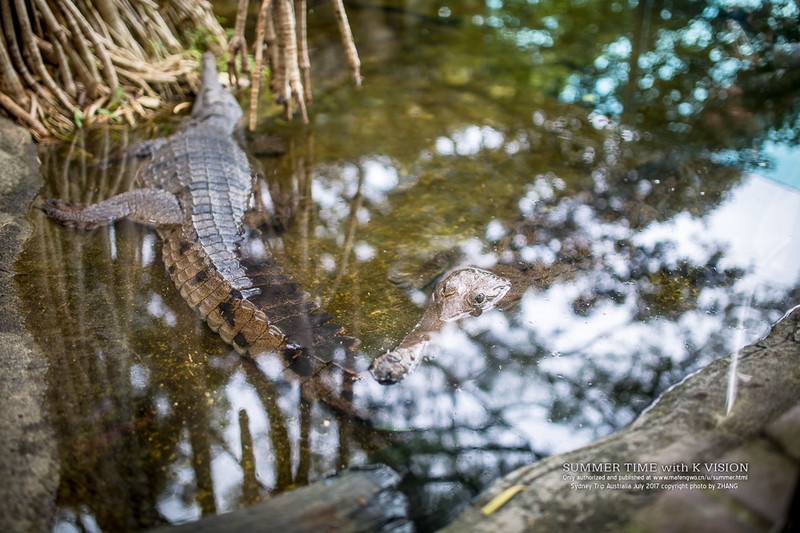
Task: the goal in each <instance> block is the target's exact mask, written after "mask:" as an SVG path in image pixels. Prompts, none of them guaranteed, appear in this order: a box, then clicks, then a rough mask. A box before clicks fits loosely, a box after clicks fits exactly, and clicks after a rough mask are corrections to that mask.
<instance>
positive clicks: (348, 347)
mask: <svg viewBox="0 0 800 533" xmlns="http://www.w3.org/2000/svg"><path fill="white" fill-rule="evenodd" d="M160 232H161V236H162V238H163V243H164V244H163V248H162V256H163V259H164V264H165V266H166V267H167V272H168V273H169V276H170V278H171V279H172V281H173V282H174V283H175V286H176V287H177V288H178V290H179V291H180V293H181V296H182V297H183V298H184V300H186V302H187V303H188V304H189V306H190V307H191V308H192V309H194V310H195V311H197V313H198V314H199V315H200V317H201V318H203V320H205V321H206V322H207V323H208V325H209V327H210V328H211V329H212V330H213V331H215V332H217V333H219V335H220V337H222V340H224V341H225V342H226V343H228V344H230V345H232V346H233V347H234V348H235V349H236V351H238V352H239V353H240V354H242V355H245V356H248V357H250V358H252V359H255V358H256V357H257V356H259V355H261V354H264V353H276V354H278V355H279V357H280V358H281V359H282V361H281V362H282V363H283V366H284V367H285V369H286V370H287V371H288V372H289V373H290V374H291V375H293V376H296V377H297V378H298V380H299V382H300V386H301V389H302V391H303V395H304V397H305V398H307V399H308V400H319V401H322V402H323V403H325V404H327V405H328V406H330V407H332V408H333V409H335V410H337V411H339V412H342V413H344V414H347V415H351V416H355V417H357V418H363V417H362V416H361V415H359V414H358V413H356V412H355V411H354V409H353V406H352V402H350V401H348V400H346V399H345V398H344V396H343V392H342V385H343V383H347V382H352V381H355V380H356V379H358V377H357V373H356V370H355V369H354V368H350V365H348V364H347V360H348V358H349V359H352V358H353V354H354V352H355V350H356V349H357V348H358V345H359V340H358V339H356V338H354V337H348V336H343V335H341V332H342V329H343V328H342V326H340V325H338V324H332V323H330V322H329V320H330V318H331V316H330V315H329V314H327V313H323V312H319V311H317V307H318V305H317V304H316V303H315V302H313V301H310V300H309V299H308V294H307V293H305V292H302V291H299V290H298V288H299V285H298V284H297V283H292V282H291V278H290V276H288V275H286V274H285V273H284V272H283V270H282V269H281V268H280V267H279V266H278V265H277V264H276V263H275V261H273V260H272V259H266V260H259V261H250V260H248V261H244V262H243V263H242V266H243V267H244V268H245V271H246V273H247V276H248V277H249V278H250V279H251V280H252V282H253V285H252V288H250V289H248V292H250V293H256V292H257V293H258V294H256V295H255V296H249V297H247V298H246V297H244V295H242V293H241V292H240V291H239V290H237V289H236V288H235V287H233V286H232V285H231V283H230V282H229V281H228V280H226V279H225V278H224V277H223V276H222V274H221V273H220V272H219V271H218V270H217V269H216V268H215V267H214V266H213V264H212V263H211V261H210V259H209V258H208V256H207V255H206V254H205V252H204V251H203V250H202V248H201V246H200V244H199V243H196V242H194V243H193V242H192V240H190V239H187V238H186V237H185V236H184V233H183V229H182V228H181V227H180V226H170V227H162V228H161V229H160ZM254 289H257V290H254Z"/></svg>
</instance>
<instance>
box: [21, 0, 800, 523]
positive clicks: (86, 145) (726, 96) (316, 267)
mask: <svg viewBox="0 0 800 533" xmlns="http://www.w3.org/2000/svg"><path fill="white" fill-rule="evenodd" d="M652 5H653V4H650V3H648V2H644V3H641V4H639V5H636V4H635V3H633V2H631V3H627V2H617V3H606V2H590V1H580V2H572V3H566V2H548V1H539V2H502V1H499V0H490V1H488V2H486V3H483V2H459V3H458V4H457V5H454V6H450V7H444V6H442V5H441V4H440V3H429V2H407V3H397V2H387V3H386V6H390V7H391V9H388V8H382V7H381V5H380V4H379V3H370V4H366V3H363V4H360V3H358V4H354V5H353V6H352V7H349V13H350V16H351V23H352V25H353V30H354V33H355V35H356V41H357V44H358V47H359V51H360V53H361V57H362V61H363V65H364V66H363V73H364V86H363V87H361V88H360V89H356V88H353V87H351V86H350V84H349V80H348V79H347V77H346V75H345V74H342V72H343V71H342V72H339V70H338V69H339V68H340V67H342V66H343V62H344V58H343V55H341V54H340V53H339V49H338V48H337V47H338V44H337V42H338V41H337V40H336V38H335V34H334V33H333V31H334V29H335V27H334V26H333V25H332V24H333V19H332V15H331V13H329V12H328V9H329V8H328V7H327V4H321V5H319V6H314V7H315V10H314V13H313V14H312V15H311V16H310V17H309V23H310V28H309V33H310V35H311V36H312V38H313V37H314V36H316V40H315V41H314V43H313V44H312V49H313V51H315V56H314V57H312V64H314V68H316V76H317V78H316V80H315V98H316V99H315V103H314V105H313V107H312V108H311V119H312V123H311V125H310V126H302V125H300V124H297V123H289V124H287V123H284V122H282V121H281V120H280V119H279V118H277V116H278V115H279V114H278V112H277V111H276V110H274V109H272V108H271V107H269V105H268V102H267V100H266V99H264V100H263V102H262V104H263V108H264V116H263V118H262V120H261V121H260V126H259V133H258V135H248V136H247V138H246V139H245V145H246V147H247V148H248V150H249V152H250V153H251V154H253V155H254V165H255V169H256V170H257V171H258V172H259V173H260V174H261V175H262V178H261V179H260V180H259V181H258V182H257V189H258V192H259V193H260V196H259V202H256V203H255V204H254V207H256V209H254V210H253V212H252V213H251V214H250V215H249V216H248V222H249V224H250V226H251V227H254V228H257V229H260V230H261V231H260V232H258V231H250V232H249V233H248V234H247V239H246V242H245V244H244V249H245V253H248V254H258V253H262V251H263V250H264V249H265V248H269V249H270V250H271V252H272V254H273V255H274V256H275V258H276V259H277V261H278V262H279V264H281V265H282V266H283V267H284V268H285V270H286V271H287V272H290V273H291V274H292V275H293V276H294V278H295V281H297V282H299V283H300V284H301V285H302V288H303V290H306V291H308V292H309V293H310V294H311V295H312V297H313V298H315V299H317V300H318V301H319V302H320V304H321V306H322V308H323V309H324V310H325V311H327V312H329V313H331V314H332V315H334V317H335V320H336V321H337V322H338V323H340V324H342V325H344V326H345V328H346V330H347V333H348V334H350V335H354V336H357V337H359V338H360V339H361V340H362V348H361V352H360V354H359V359H360V363H359V364H360V367H361V368H366V366H367V364H368V361H369V360H370V359H371V358H373V357H375V356H377V355H379V354H380V353H382V352H383V351H385V350H387V349H390V348H392V347H393V346H394V345H396V343H397V342H399V341H400V340H401V339H402V337H403V336H404V335H405V333H407V332H408V330H409V329H410V328H411V327H412V326H413V325H414V323H415V321H416V320H417V318H418V317H419V315H420V312H421V306H422V305H424V302H425V301H426V298H427V295H428V294H429V293H430V288H431V283H432V282H433V281H435V279H437V276H438V275H440V274H441V273H442V271H443V270H445V269H446V268H452V267H455V266H459V265H467V264H473V265H479V266H483V267H489V266H492V265H493V264H496V263H498V262H509V261H525V262H528V263H531V264H533V263H537V264H539V265H540V266H541V267H542V268H543V269H545V270H544V271H545V272H548V274H547V275H545V276H543V277H542V278H541V279H540V280H539V281H538V282H537V283H533V284H532V286H531V288H530V289H529V290H528V291H527V292H526V294H525V296H524V297H523V298H522V300H521V302H520V304H519V305H518V306H517V307H516V308H514V309H511V310H509V311H506V312H500V311H497V310H494V311H491V312H487V313H484V314H483V315H482V316H480V317H478V318H475V319H471V320H469V321H466V322H464V323H463V324H460V325H453V327H449V328H447V329H445V330H444V331H442V332H441V334H440V335H438V336H437V337H436V338H435V339H434V342H433V347H432V350H431V358H430V359H429V360H426V361H425V362H424V363H423V365H422V366H421V367H420V368H419V369H418V370H417V372H416V373H414V374H412V375H411V376H410V377H408V378H407V379H406V380H405V381H403V382H402V383H401V384H399V385H395V386H392V387H381V386H379V385H377V384H376V383H375V382H374V381H372V380H371V379H370V378H369V377H368V376H366V375H365V378H364V379H363V380H362V381H360V382H358V383H356V384H355V388H354V391H353V394H354V402H355V404H356V405H357V406H358V407H360V408H363V409H364V410H365V411H366V412H367V413H369V418H370V421H371V422H372V423H373V426H374V427H373V428H371V429H370V428H368V427H365V426H363V425H358V424H354V423H352V422H350V421H346V420H344V419H340V418H337V417H336V416H334V415H333V414H332V413H330V412H329V411H327V410H326V408H324V407H322V406H319V405H315V406H308V405H305V404H304V403H303V402H301V401H300V399H299V392H298V390H297V387H296V385H293V384H292V383H290V382H286V381H285V380H283V379H282V378H280V377H279V376H278V375H277V374H276V373H275V372H274V371H273V370H272V369H271V368H261V369H259V368H256V367H254V366H253V365H250V364H248V363H247V362H244V361H242V360H241V358H239V356H237V355H236V354H235V353H234V352H233V351H232V350H231V349H230V348H229V347H227V346H226V345H224V344H223V343H222V341H221V340H219V338H218V337H217V336H216V335H214V334H213V333H211V332H210V331H209V330H208V328H207V327H206V326H205V325H204V324H203V323H202V322H200V321H199V320H198V319H197V318H196V316H195V315H194V313H193V312H192V311H191V310H190V309H189V308H188V307H187V306H186V304H185V303H184V302H183V301H182V300H181V298H180V296H179V295H178V294H177V291H176V290H175V289H174V287H173V286H172V285H171V282H170V281H169V279H168V277H167V276H166V273H165V272H164V268H163V266H162V264H161V258H160V248H159V245H158V239H157V237H156V235H155V233H154V232H153V231H152V230H150V229H148V228H144V227H141V226H137V225H135V224H133V223H128V222H120V223H117V224H116V225H115V226H113V227H112V228H107V229H101V230H97V231H95V232H92V233H90V234H81V233H78V232H75V231H70V230H66V229H64V228H61V227H58V226H56V225H55V224H52V223H51V222H50V221H48V220H46V219H45V218H44V216H43V215H42V214H41V213H39V212H32V213H31V219H32V220H33V222H34V224H35V226H36V229H35V235H34V238H33V239H31V241H30V242H29V243H28V245H27V248H26V251H25V253H24V254H23V256H22V257H21V258H20V261H19V262H18V264H17V269H16V270H17V273H18V274H17V278H16V279H17V286H18V289H19V290H20V292H21V293H22V298H23V302H24V304H23V313H24V315H25V318H26V321H27V324H28V327H29V328H30V329H31V331H32V333H33V335H34V337H35V338H36V340H37V342H38V343H39V344H40V346H42V348H43V349H44V350H45V351H46V352H47V353H48V356H49V360H50V363H49V365H50V366H49V369H48V409H49V412H50V417H51V423H52V425H53V427H54V429H55V434H56V438H57V440H58V449H59V461H60V465H61V479H60V487H59V493H58V517H57V518H58V523H57V527H56V528H57V529H58V530H59V531H72V530H76V529H80V528H86V529H88V530H98V529H99V530H104V531H118V530H135V529H142V528H145V527H148V526H152V525H156V524H159V523H164V522H170V523H177V522H183V521H188V520H193V519H196V518H198V517H200V516H204V515H208V514H214V513H220V512H225V511H230V510H234V509H238V508H240V507H242V506H244V505H246V504H249V503H253V502H256V501H259V500H262V499H264V498H267V497H269V495H274V494H276V493H279V492H282V491H286V490H291V489H292V488H294V487H296V486H301V485H304V484H307V483H308V482H311V481H314V480H316V479H319V478H320V477H321V476H323V475H325V474H328V473H331V472H334V471H336V470H338V469H341V468H344V467H347V466H349V465H357V464H364V463H369V462H384V463H387V464H389V465H390V466H392V467H393V468H395V469H397V470H398V472H400V473H401V475H402V476H403V488H404V490H405V491H406V493H407V494H408V495H409V499H410V502H411V504H412V514H413V516H414V518H415V520H416V522H417V525H418V527H419V528H420V529H421V530H430V529H434V528H436V527H437V526H441V525H443V524H444V523H446V522H447V520H448V519H449V518H451V517H452V515H453V514H454V512H455V511H457V509H458V508H459V507H460V506H462V505H464V504H465V503H466V502H467V501H468V500H469V499H470V498H471V497H473V496H474V495H476V494H477V493H478V492H479V491H480V490H481V489H482V488H484V487H485V486H486V485H487V484H488V483H490V482H491V481H492V480H494V479H496V478H497V477H498V476H500V475H502V474H503V473H505V472H508V471H510V470H511V469H513V468H514V467H516V466H519V465H522V464H525V463H529V462H531V461H533V460H536V459H538V458H541V457H544V456H547V455H550V454H553V453H559V452H563V451H566V450H570V449H574V448H576V447H579V446H581V445H583V444H586V443H588V442H590V441H591V440H593V439H595V438H598V437H601V436H603V435H607V434H609V433H610V432H612V431H614V430H616V429H619V428H621V427H623V426H625V425H626V424H628V423H629V422H630V421H631V420H633V418H635V416H637V414H639V413H640V412H641V411H642V410H643V409H645V408H646V407H647V406H648V405H649V404H651V403H652V402H653V401H654V400H655V399H656V398H657V397H658V395H659V394H661V393H662V392H663V391H664V390H665V389H666V388H667V387H669V386H671V385H673V384H675V383H677V382H679V381H680V380H681V379H683V378H684V377H685V376H687V375H688V374H690V373H691V372H693V371H696V370H697V369H699V368H701V367H702V366H704V365H705V364H707V363H708V362H710V361H712V360H714V359H716V358H719V357H722V356H724V355H726V354H728V353H730V352H732V351H734V350H736V349H738V348H740V347H742V346H744V345H745V344H747V343H748V342H751V341H753V340H755V339H757V338H759V337H760V336H762V335H764V334H765V333H766V331H767V330H768V327H769V324H770V323H772V322H774V321H775V320H777V319H778V318H779V317H780V316H781V315H782V314H783V313H784V312H785V311H787V310H788V309H789V308H791V307H792V306H794V305H796V304H797V303H798V296H797V294H798V292H797V288H798V279H799V276H800V242H798V240H799V239H800V236H799V235H798V234H797V231H796V228H797V227H798V217H799V216H800V215H799V214H800V191H798V189H797V188H796V187H797V172H796V165H793V163H792V161H796V160H797V158H798V157H800V156H799V155H798V154H800V149H798V147H797V131H798V130H797V125H798V105H797V98H796V93H792V92H790V90H789V87H781V86H780V84H779V83H777V82H774V81H769V80H771V78H769V75H770V73H771V72H773V71H772V70H771V67H770V64H769V61H768V60H769V57H770V55H769V52H768V49H767V46H766V44H765V39H766V38H767V37H768V38H770V39H778V40H780V39H781V38H786V39H789V40H796V39H795V38H796V37H797V36H796V35H794V34H793V32H796V31H797V30H796V29H793V28H786V27H784V26H783V23H782V20H783V19H782V18H781V17H783V16H787V15H788V16H794V17H795V18H796V17H797V12H796V7H792V6H793V5H794V4H793V3H791V2H785V3H780V2H774V3H773V4H772V5H771V6H768V7H767V8H766V9H767V10H766V11H765V12H762V11H756V12H754V13H751V14H750V16H749V17H746V16H744V15H746V14H743V13H742V12H740V11H738V10H737V9H735V8H729V7H726V4H724V3H722V2H707V3H703V2H672V3H671V4H670V7H662V6H661V5H660V4H659V7H658V8H657V9H654V8H653V7H652ZM648 6H649V7H648ZM228 9H230V7H228ZM770 9H771V11H770ZM793 9H794V11H792V10H793ZM625 28H635V29H634V30H631V31H628V30H626V29H625ZM745 37H746V39H745ZM636 51H638V55H639V56H640V59H639V61H638V62H632V61H631V60H630V57H631V55H635V54H636ZM629 79H630V80H631V81H628V80H629ZM159 128H162V129H163V126H162V127H152V128H142V129H141V130H139V131H137V132H133V133H132V132H128V131H126V130H125V129H123V128H117V129H107V130H103V131H96V132H89V133H87V134H85V135H81V136H78V137H76V139H75V140H74V142H73V143H71V144H68V145H67V144H65V145H62V146H55V147H50V148H44V149H43V151H42V154H41V157H42V160H43V167H44V169H45V170H46V173H47V175H46V179H47V185H46V187H45V189H44V190H43V191H42V193H41V194H40V198H49V197H55V198H65V199H70V200H73V201H84V202H88V201H96V200H98V199H101V198H105V197H107V196H110V195H112V194H114V193H116V192H120V191H123V190H127V189H129V188H130V187H131V186H132V183H133V180H134V170H135V163H134V162H133V161H130V160H128V159H126V158H125V157H123V156H121V155H120V149H121V148H122V147H124V146H126V145H127V144H129V143H130V142H133V141H134V140H136V139H138V138H141V137H149V136H153V135H155V134H157V132H158V131H159ZM274 136H278V137H279V138H280V140H279V141H275V139H274ZM276 143H277V146H279V150H278V151H279V152H282V153H281V154H279V155H276V154H274V153H272V152H273V151H274V149H275V146H276ZM792 185H794V186H792ZM261 206H263V207H264V209H258V207H261ZM270 207H272V208H274V209H277V210H278V211H279V212H280V213H283V214H285V216H283V217H282V218H280V220H279V221H278V222H277V223H275V221H274V220H273V218H272V217H271V216H270V215H269V208H270ZM276 225H277V226H278V229H275V226H276ZM432 258H445V259H447V260H446V261H439V262H438V263H436V265H434V266H435V268H434V266H432V262H431V259H432ZM548 268H549V269H550V270H547V269H548ZM391 280H395V281H401V282H403V283H400V284H398V283H394V282H393V281H391ZM426 283H427V284H426ZM411 285H413V287H412V286H411ZM248 442H252V446H249V445H248Z"/></svg>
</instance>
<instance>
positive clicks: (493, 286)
mask: <svg viewBox="0 0 800 533" xmlns="http://www.w3.org/2000/svg"><path fill="white" fill-rule="evenodd" d="M509 290H511V280H510V279H508V278H506V277H501V276H499V275H497V274H495V273H493V272H490V271H488V270H483V269H480V268H476V267H467V268H462V269H459V270H456V271H454V272H452V273H451V274H450V275H449V276H447V277H446V278H444V279H443V280H442V281H440V282H439V283H437V284H436V287H435V288H434V290H433V295H432V296H431V302H430V303H429V304H428V306H427V307H426V308H425V311H424V312H423V313H422V318H420V320H419V322H418V323H417V325H416V326H414V328H413V329H412V330H411V332H410V333H409V334H408V335H407V336H406V338H405V339H403V340H402V341H401V342H400V344H399V345H398V346H397V348H395V349H394V350H392V351H390V352H387V353H385V354H383V355H381V356H380V357H378V358H377V359H375V360H374V361H373V362H372V365H370V372H372V375H373V376H374V377H375V379H376V380H378V382H379V383H381V384H383V385H391V384H393V383H397V382H398V381H401V380H402V379H403V378H404V377H405V376H406V375H407V374H409V373H410V372H413V371H414V369H415V368H416V367H417V366H419V364H420V362H421V361H422V357H423V356H424V354H425V348H426V347H427V345H428V341H430V336H431V334H433V333H434V332H436V331H439V330H440V329H441V328H442V326H444V325H445V324H446V323H448V322H454V321H456V320H459V319H462V318H466V317H468V316H480V315H481V313H483V312H484V311H487V310H489V309H491V308H493V307H494V306H495V305H497V304H498V303H499V302H500V301H501V300H502V299H503V298H504V297H505V296H506V294H508V292H509Z"/></svg>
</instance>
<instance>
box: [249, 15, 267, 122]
mask: <svg viewBox="0 0 800 533" xmlns="http://www.w3.org/2000/svg"><path fill="white" fill-rule="evenodd" d="M269 7H270V0H263V2H261V8H260V9H259V10H258V20H257V22H256V43H255V64H254V65H253V72H251V73H250V117H249V118H250V120H249V124H248V127H249V128H250V131H255V129H256V112H257V111H258V92H259V89H260V87H261V75H262V73H261V65H262V62H263V59H264V37H265V36H266V31H267V20H268V19H269Z"/></svg>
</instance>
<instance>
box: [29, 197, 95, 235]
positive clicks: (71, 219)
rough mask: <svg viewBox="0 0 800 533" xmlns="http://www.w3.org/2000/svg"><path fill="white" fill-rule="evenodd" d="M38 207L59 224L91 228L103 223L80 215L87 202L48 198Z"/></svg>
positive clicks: (84, 228) (85, 228) (83, 228)
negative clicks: (80, 202)
mask: <svg viewBox="0 0 800 533" xmlns="http://www.w3.org/2000/svg"><path fill="white" fill-rule="evenodd" d="M36 207H37V208H39V209H41V210H42V211H44V212H45V213H46V214H47V216H49V217H50V218H52V219H53V220H55V221H56V222H58V223H59V224H62V225H64V226H67V227H70V228H77V229H82V230H90V229H95V228H98V227H100V226H102V225H103V224H102V223H100V222H97V221H91V220H86V219H85V218H84V217H81V216H80V213H81V212H82V211H83V210H84V209H86V205H85V204H79V203H75V202H67V201H65V200H46V201H45V204H44V205H39V206H36Z"/></svg>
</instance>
